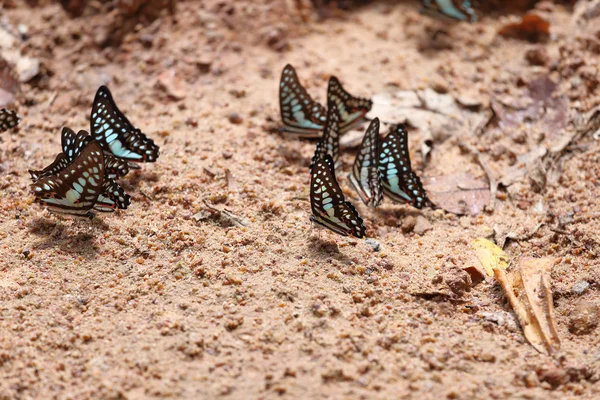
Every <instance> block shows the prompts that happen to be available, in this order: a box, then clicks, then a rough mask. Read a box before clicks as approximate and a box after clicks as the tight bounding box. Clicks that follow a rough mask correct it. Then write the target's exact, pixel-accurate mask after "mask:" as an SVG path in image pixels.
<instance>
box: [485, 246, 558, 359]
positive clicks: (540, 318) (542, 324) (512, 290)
mask: <svg viewBox="0 0 600 400" xmlns="http://www.w3.org/2000/svg"><path fill="white" fill-rule="evenodd" d="M555 262H556V259H554V258H523V259H521V260H520V261H519V263H518V266H517V269H516V270H515V271H513V272H511V273H509V274H507V273H505V272H504V271H503V270H500V269H495V270H494V275H495V276H496V279H497V280H498V282H499V283H500V285H501V286H502V289H503V290H504V292H505V293H506V296H507V297H508V300H509V302H510V305H511V306H512V308H513V310H515V313H516V314H517V317H518V318H519V322H520V323H521V328H522V329H523V334H524V335H525V337H526V338H527V340H528V341H529V343H531V345H532V346H533V347H534V348H535V349H536V350H537V351H539V352H540V353H545V354H553V353H555V352H556V351H557V350H558V349H560V339H559V338H558V333H557V330H556V321H555V319H554V306H553V303H552V291H551V289H550V277H549V275H550V269H551V268H552V267H553V266H554V264H555Z"/></svg>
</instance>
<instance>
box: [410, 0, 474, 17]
mask: <svg viewBox="0 0 600 400" xmlns="http://www.w3.org/2000/svg"><path fill="white" fill-rule="evenodd" d="M421 13H423V14H429V15H430V16H432V17H434V18H442V19H449V20H454V21H467V22H475V21H477V14H476V13H475V10H474V9H473V6H472V2H471V1H470V0H423V8H422V9H421Z"/></svg>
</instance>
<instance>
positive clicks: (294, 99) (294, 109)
mask: <svg viewBox="0 0 600 400" xmlns="http://www.w3.org/2000/svg"><path fill="white" fill-rule="evenodd" d="M279 108H280V111H281V120H282V121H283V129H284V130H285V131H286V132H290V133H295V134H297V135H298V136H299V137H307V138H311V137H312V138H314V137H319V136H321V131H322V130H323V127H324V126H325V119H326V111H325V109H324V108H323V106H322V105H321V104H319V103H317V102H316V101H314V100H313V99H312V98H311V97H310V95H309V94H308V92H307V91H306V89H305V88H304V87H303V86H302V85H301V84H300V81H299V80H298V75H297V74H296V70H295V69H294V67H292V66H291V65H290V64H288V65H286V66H285V68H283V71H282V72H281V80H280V82H279Z"/></svg>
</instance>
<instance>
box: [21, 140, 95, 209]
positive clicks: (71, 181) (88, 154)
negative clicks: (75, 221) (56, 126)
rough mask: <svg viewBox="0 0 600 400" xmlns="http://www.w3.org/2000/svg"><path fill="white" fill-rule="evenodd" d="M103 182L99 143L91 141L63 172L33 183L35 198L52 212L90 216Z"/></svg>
mask: <svg viewBox="0 0 600 400" xmlns="http://www.w3.org/2000/svg"><path fill="white" fill-rule="evenodd" d="M103 183H104V158H103V154H102V148H101V147H100V145H99V144H98V142H96V141H93V142H91V143H89V144H88V145H87V146H86V147H85V148H84V149H83V150H82V152H81V154H80V155H79V156H78V157H77V158H75V159H74V160H73V162H71V163H69V164H68V165H67V166H66V167H65V168H64V169H63V170H62V171H60V172H58V173H56V174H53V175H47V176H43V177H41V178H39V179H38V180H37V181H36V182H35V183H33V184H32V188H33V193H34V195H35V197H36V199H37V200H38V201H39V202H40V203H42V205H44V206H46V207H47V208H48V210H49V211H52V212H57V213H66V214H75V215H89V214H90V211H91V209H92V208H93V207H94V204H95V203H96V200H97V199H98V196H99V195H100V194H101V193H102V190H103Z"/></svg>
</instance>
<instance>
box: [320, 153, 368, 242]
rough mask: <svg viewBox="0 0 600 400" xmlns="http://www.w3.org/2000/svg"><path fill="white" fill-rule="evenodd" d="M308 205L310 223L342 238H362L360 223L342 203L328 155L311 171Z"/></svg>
mask: <svg viewBox="0 0 600 400" xmlns="http://www.w3.org/2000/svg"><path fill="white" fill-rule="evenodd" d="M310 204H311V208H312V215H311V220H312V221H314V222H316V223H318V224H320V225H322V226H325V227H327V228H329V229H331V230H332V231H334V232H336V233H339V234H340V235H343V236H348V235H352V236H356V237H357V238H362V237H364V236H365V230H366V229H365V226H364V225H363V220H362V219H361V218H360V217H359V215H358V212H357V211H356V209H355V208H354V206H353V205H352V204H350V203H349V202H347V201H344V194H343V193H342V189H340V186H339V185H338V183H337V180H336V178H335V170H334V164H333V158H332V157H331V156H330V155H326V156H325V158H321V159H319V160H317V162H316V163H315V165H314V167H313V169H312V171H311V182H310Z"/></svg>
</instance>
